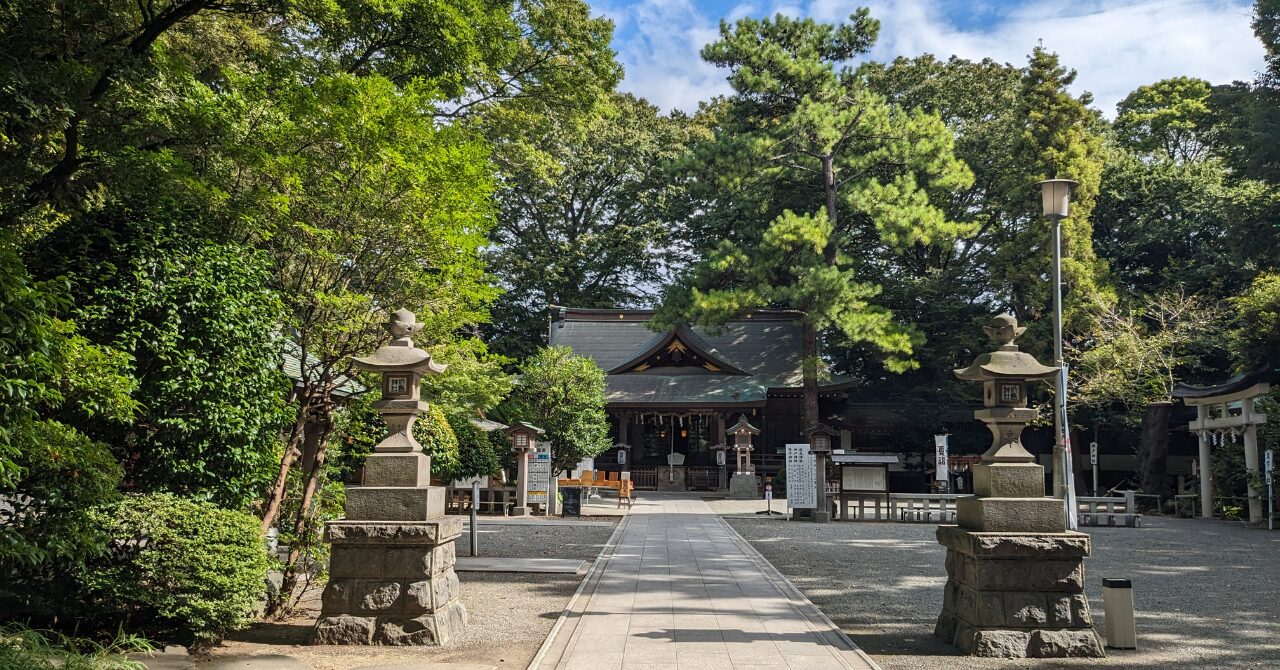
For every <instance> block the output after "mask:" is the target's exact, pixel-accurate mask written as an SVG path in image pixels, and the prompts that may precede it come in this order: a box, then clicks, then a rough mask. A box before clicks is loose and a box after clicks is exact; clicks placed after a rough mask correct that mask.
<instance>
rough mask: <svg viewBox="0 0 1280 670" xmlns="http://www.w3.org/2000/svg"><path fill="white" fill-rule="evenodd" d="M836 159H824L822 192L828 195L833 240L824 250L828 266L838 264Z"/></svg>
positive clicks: (828, 214)
mask: <svg viewBox="0 0 1280 670" xmlns="http://www.w3.org/2000/svg"><path fill="white" fill-rule="evenodd" d="M834 160H835V159H834V157H832V156H823V157H822V190H823V191H824V192H825V193H826V196H827V198H826V200H827V201H826V207H827V220H828V221H830V222H831V239H830V240H828V241H827V248H826V249H824V250H823V260H825V261H826V262H827V265H828V266H834V265H835V264H836V234H837V233H836V224H837V223H838V220H837V217H836V170H835V165H834Z"/></svg>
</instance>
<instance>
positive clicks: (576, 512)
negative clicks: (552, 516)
mask: <svg viewBox="0 0 1280 670" xmlns="http://www.w3.org/2000/svg"><path fill="white" fill-rule="evenodd" d="M560 494H561V496H562V497H563V500H562V503H561V504H562V507H561V509H560V511H561V513H562V514H563V515H564V516H582V489H581V488H579V487H577V486H566V487H563V488H561V489H560Z"/></svg>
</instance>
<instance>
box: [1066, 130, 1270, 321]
mask: <svg viewBox="0 0 1280 670" xmlns="http://www.w3.org/2000/svg"><path fill="white" fill-rule="evenodd" d="M1104 156H1105V161H1106V165H1105V168H1104V169H1103V173H1102V187H1101V190H1100V192H1099V195H1098V200H1097V206H1096V207H1095V209H1094V211H1093V215H1092V217H1091V219H1092V222H1093V242H1094V247H1095V248H1096V250H1097V253H1098V255H1099V256H1100V257H1101V258H1103V259H1105V260H1106V262H1107V265H1108V269H1109V280H1110V282H1111V283H1113V285H1114V286H1115V287H1116V288H1117V289H1118V290H1119V291H1120V292H1121V294H1122V295H1127V296H1131V297H1134V298H1137V299H1141V298H1142V297H1143V296H1146V295H1152V294H1157V293H1162V292H1167V291H1185V292H1187V293H1191V294H1201V295H1204V296H1206V297H1216V298H1221V297H1225V296H1230V295H1234V294H1236V293H1238V292H1240V291H1242V290H1243V289H1244V288H1245V287H1246V286H1248V283H1249V281H1250V279H1251V278H1252V276H1253V275H1254V274H1255V273H1256V272H1257V270H1258V269H1259V268H1266V267H1271V266H1274V259H1275V258H1276V257H1277V254H1280V246H1278V245H1280V235H1276V234H1275V232H1274V230H1273V229H1274V223H1273V222H1274V220H1275V216H1276V212H1277V211H1278V210H1277V205H1278V201H1277V199H1276V197H1275V195H1274V192H1273V189H1271V188H1269V187H1268V186H1267V185H1266V184H1265V183H1263V182H1260V181H1256V180H1252V179H1241V178H1238V177H1235V176H1233V175H1232V174H1231V171H1230V169H1229V168H1228V167H1227V166H1226V165H1225V164H1224V162H1223V161H1222V160H1221V159H1218V158H1213V157H1210V158H1206V159H1202V160H1199V161H1195V162H1178V161H1174V160H1171V159H1169V158H1166V157H1163V156H1160V155H1157V156H1144V155H1141V154H1135V153H1133V152H1131V151H1128V150H1126V149H1123V148H1119V147H1112V148H1109V149H1107V150H1106V151H1105V153H1104Z"/></svg>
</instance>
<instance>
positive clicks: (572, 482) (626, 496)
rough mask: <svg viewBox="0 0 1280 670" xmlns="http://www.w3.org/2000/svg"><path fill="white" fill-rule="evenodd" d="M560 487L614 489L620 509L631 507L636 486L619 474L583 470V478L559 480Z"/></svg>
mask: <svg viewBox="0 0 1280 670" xmlns="http://www.w3.org/2000/svg"><path fill="white" fill-rule="evenodd" d="M556 481H557V483H558V484H559V485H560V486H576V487H579V488H583V489H587V490H588V491H590V490H591V489H612V490H614V491H617V492H618V507H622V505H623V503H626V505H627V506H628V507H630V506H631V501H632V493H633V492H634V491H635V486H634V485H633V484H632V482H631V480H630V479H622V478H621V477H620V476H619V475H618V473H617V472H593V471H591V470H583V471H582V476H581V477H579V478H577V479H559V480H556Z"/></svg>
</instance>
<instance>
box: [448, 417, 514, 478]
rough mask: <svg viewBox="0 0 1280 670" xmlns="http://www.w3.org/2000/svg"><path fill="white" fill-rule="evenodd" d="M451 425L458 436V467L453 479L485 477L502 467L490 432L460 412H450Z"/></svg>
mask: <svg viewBox="0 0 1280 670" xmlns="http://www.w3.org/2000/svg"><path fill="white" fill-rule="evenodd" d="M449 426H450V427H451V428H453V434H454V435H455V436H456V437H457V438H458V469H457V471H455V472H454V473H453V476H452V479H467V478H469V477H485V476H489V475H492V474H495V473H497V472H498V470H501V469H502V463H501V462H500V461H499V460H498V454H497V452H496V451H495V450H494V447H493V443H492V442H491V441H490V440H489V435H488V433H486V432H484V431H483V430H480V429H479V428H477V427H476V425H475V424H473V423H471V419H469V418H467V417H465V416H462V415H460V414H450V415H449ZM504 446H505V444H504Z"/></svg>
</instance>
